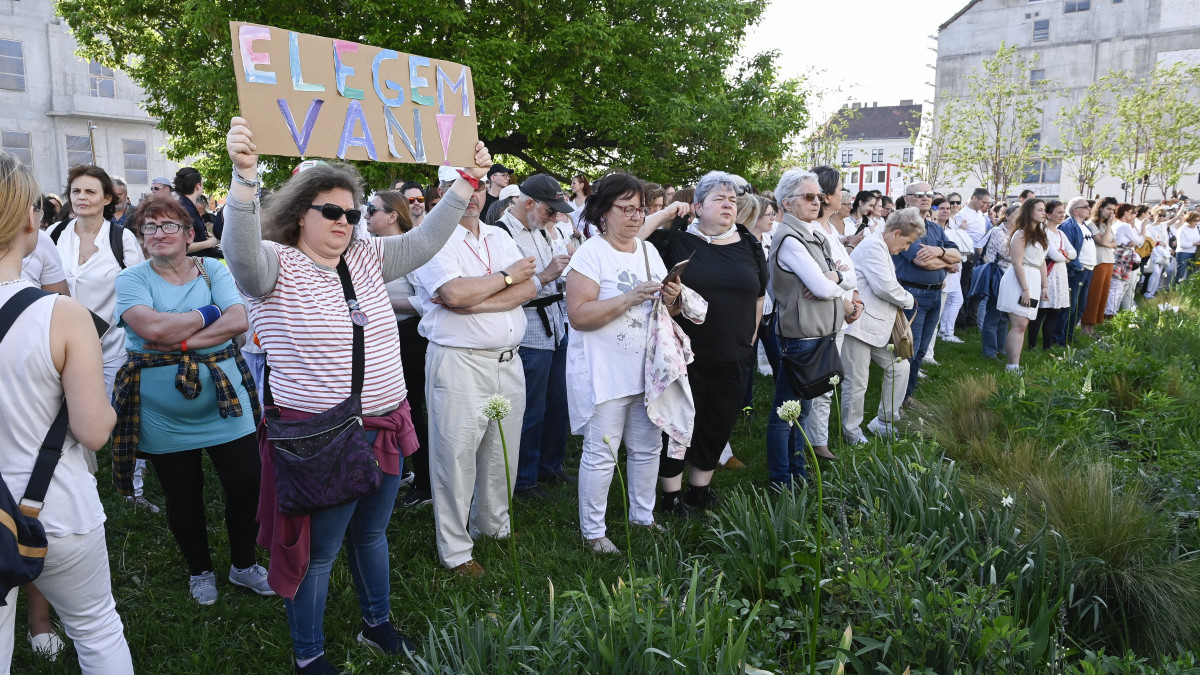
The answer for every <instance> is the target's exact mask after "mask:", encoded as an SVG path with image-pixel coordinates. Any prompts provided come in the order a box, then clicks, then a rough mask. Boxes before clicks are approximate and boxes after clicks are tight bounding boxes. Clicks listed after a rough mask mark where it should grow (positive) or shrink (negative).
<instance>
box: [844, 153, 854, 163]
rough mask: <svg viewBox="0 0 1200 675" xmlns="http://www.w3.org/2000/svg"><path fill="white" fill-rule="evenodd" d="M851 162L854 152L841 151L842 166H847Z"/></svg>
mask: <svg viewBox="0 0 1200 675" xmlns="http://www.w3.org/2000/svg"><path fill="white" fill-rule="evenodd" d="M853 161H854V151H853V150H843V151H842V164H849V163H850V162H853Z"/></svg>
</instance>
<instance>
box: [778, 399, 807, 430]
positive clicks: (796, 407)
mask: <svg viewBox="0 0 1200 675" xmlns="http://www.w3.org/2000/svg"><path fill="white" fill-rule="evenodd" d="M801 412H802V409H801V408H800V401H796V400H791V401H784V402H783V405H781V406H779V407H778V408H777V409H776V410H775V414H776V415H779V419H781V420H783V421H784V422H787V423H788V426H789V427H790V426H792V425H793V424H795V423H796V420H798V419H800V413H801Z"/></svg>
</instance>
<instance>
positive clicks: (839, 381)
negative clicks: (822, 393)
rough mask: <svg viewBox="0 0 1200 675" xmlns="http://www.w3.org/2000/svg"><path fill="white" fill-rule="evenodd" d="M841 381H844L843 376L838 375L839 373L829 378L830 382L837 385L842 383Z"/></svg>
mask: <svg viewBox="0 0 1200 675" xmlns="http://www.w3.org/2000/svg"><path fill="white" fill-rule="evenodd" d="M841 381H842V378H840V377H838V376H837V375H834V376H833V377H831V378H829V384H832V385H833V386H835V387H836V386H838V384H840V383H841Z"/></svg>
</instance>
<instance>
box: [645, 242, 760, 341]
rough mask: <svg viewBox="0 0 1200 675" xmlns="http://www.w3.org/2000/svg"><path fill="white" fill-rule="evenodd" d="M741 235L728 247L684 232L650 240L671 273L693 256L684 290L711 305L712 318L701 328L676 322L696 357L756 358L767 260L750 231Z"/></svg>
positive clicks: (699, 325)
mask: <svg viewBox="0 0 1200 675" xmlns="http://www.w3.org/2000/svg"><path fill="white" fill-rule="evenodd" d="M738 234H739V235H741V241H737V242H734V243H732V244H725V245H718V244H710V243H708V242H706V241H704V240H703V239H701V238H700V237H697V236H695V235H692V234H688V233H687V232H684V231H682V230H658V231H656V232H654V233H653V234H651V235H650V239H649V242H650V243H651V244H653V245H654V247H655V248H657V249H658V253H659V255H660V256H662V259H663V263H665V264H666V266H667V269H668V270H669V269H671V267H673V266H674V265H675V263H677V262H679V261H681V260H686V259H687V258H688V256H692V261H691V262H690V263H688V266H687V268H685V269H684V271H683V276H682V281H683V285H684V286H687V287H688V288H690V289H692V290H693V291H696V292H697V293H699V294H700V297H702V298H704V299H705V300H707V301H708V315H707V317H706V318H705V319H704V323H701V324H695V323H692V322H691V321H689V320H688V319H686V318H685V317H683V316H678V317H676V321H677V322H678V323H679V325H680V326H681V327H682V328H683V332H685V333H687V334H688V337H690V338H691V340H692V351H693V352H695V353H696V356H697V357H698V358H702V359H707V360H710V361H740V360H745V359H748V358H750V356H751V355H752V354H753V353H754V346H753V344H752V343H751V340H752V339H753V337H754V330H755V329H756V328H757V327H758V315H757V314H756V311H757V308H758V306H757V302H758V299H759V298H761V297H762V296H763V295H764V294H765V293H766V291H767V261H766V260H765V259H764V258H763V253H762V247H761V246H760V245H759V243H758V241H757V240H756V239H755V238H754V237H753V236H751V235H750V233H749V232H747V231H746V230H745V229H744V228H742V227H740V226H739V227H738Z"/></svg>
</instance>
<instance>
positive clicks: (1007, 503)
mask: <svg viewBox="0 0 1200 675" xmlns="http://www.w3.org/2000/svg"><path fill="white" fill-rule="evenodd" d="M1014 503H1015V500H1014V499H1013V498H1012V497H1011V496H1010V495H1004V498H1003V499H1001V500H1000V506H1003V507H1004V508H1006V509H1007V508H1011V507H1012V505H1013V504H1014Z"/></svg>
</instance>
